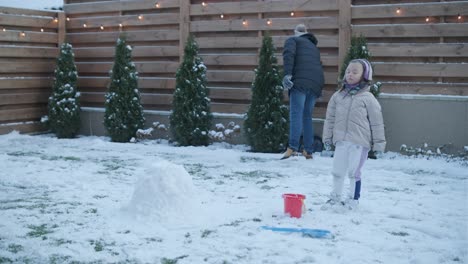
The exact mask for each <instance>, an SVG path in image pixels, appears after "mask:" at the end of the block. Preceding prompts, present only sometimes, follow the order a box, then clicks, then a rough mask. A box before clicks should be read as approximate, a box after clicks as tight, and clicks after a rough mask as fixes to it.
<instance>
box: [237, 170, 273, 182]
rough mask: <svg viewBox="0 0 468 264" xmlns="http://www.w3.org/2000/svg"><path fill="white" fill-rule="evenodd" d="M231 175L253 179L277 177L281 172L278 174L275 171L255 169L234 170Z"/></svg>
mask: <svg viewBox="0 0 468 264" xmlns="http://www.w3.org/2000/svg"><path fill="white" fill-rule="evenodd" d="M232 176H234V177H236V176H240V177H241V179H243V180H253V179H259V178H267V179H272V178H279V177H281V174H278V173H275V172H268V171H262V170H255V171H235V172H234V174H233V175H232Z"/></svg>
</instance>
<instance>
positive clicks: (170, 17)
mask: <svg viewBox="0 0 468 264" xmlns="http://www.w3.org/2000/svg"><path fill="white" fill-rule="evenodd" d="M178 15H179V14H177V13H174V14H145V15H143V19H141V20H140V19H138V16H139V15H138V14H137V15H125V16H105V17H104V16H103V17H85V18H72V19H70V21H69V22H67V29H84V27H83V24H86V29H89V28H100V27H101V26H104V28H106V27H117V26H119V24H122V26H123V27H128V26H147V25H171V24H179V17H178Z"/></svg>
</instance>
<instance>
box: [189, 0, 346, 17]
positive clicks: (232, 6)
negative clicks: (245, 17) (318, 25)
mask: <svg viewBox="0 0 468 264" xmlns="http://www.w3.org/2000/svg"><path fill="white" fill-rule="evenodd" d="M337 1H338V0H315V1H313V2H312V1H309V0H288V1H268V2H225V3H212V2H209V3H208V4H207V5H206V6H202V5H201V4H193V5H191V7H190V15H191V16H201V15H218V14H249V13H250V14H251V13H270V12H288V11H289V12H290V11H296V12H297V11H302V12H304V11H328V10H336V9H337Z"/></svg>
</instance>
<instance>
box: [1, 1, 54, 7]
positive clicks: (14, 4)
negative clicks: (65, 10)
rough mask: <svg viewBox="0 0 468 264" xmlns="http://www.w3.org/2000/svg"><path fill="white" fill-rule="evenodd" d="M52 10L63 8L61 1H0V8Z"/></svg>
mask: <svg viewBox="0 0 468 264" xmlns="http://www.w3.org/2000/svg"><path fill="white" fill-rule="evenodd" d="M2 6H7V7H18V8H28V9H52V8H58V7H62V6H63V0H0V7H2Z"/></svg>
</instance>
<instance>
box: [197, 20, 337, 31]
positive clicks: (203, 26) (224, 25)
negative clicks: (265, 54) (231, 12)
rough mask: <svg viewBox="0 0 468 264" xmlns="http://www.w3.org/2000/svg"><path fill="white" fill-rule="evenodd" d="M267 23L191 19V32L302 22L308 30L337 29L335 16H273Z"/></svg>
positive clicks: (282, 27) (291, 25)
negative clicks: (214, 21) (244, 23)
mask: <svg viewBox="0 0 468 264" xmlns="http://www.w3.org/2000/svg"><path fill="white" fill-rule="evenodd" d="M271 21H272V23H271V24H270V25H268V24H267V19H247V20H246V22H247V24H246V25H243V19H234V20H229V21H228V20H218V21H216V23H213V21H209V20H207V21H192V22H191V23H190V31H191V32H224V31H257V30H265V31H268V30H292V29H294V27H295V26H296V25H297V24H301V23H302V24H304V25H306V26H307V28H309V29H310V30H314V29H337V28H338V20H337V18H336V17H301V18H295V17H294V18H275V19H271Z"/></svg>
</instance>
